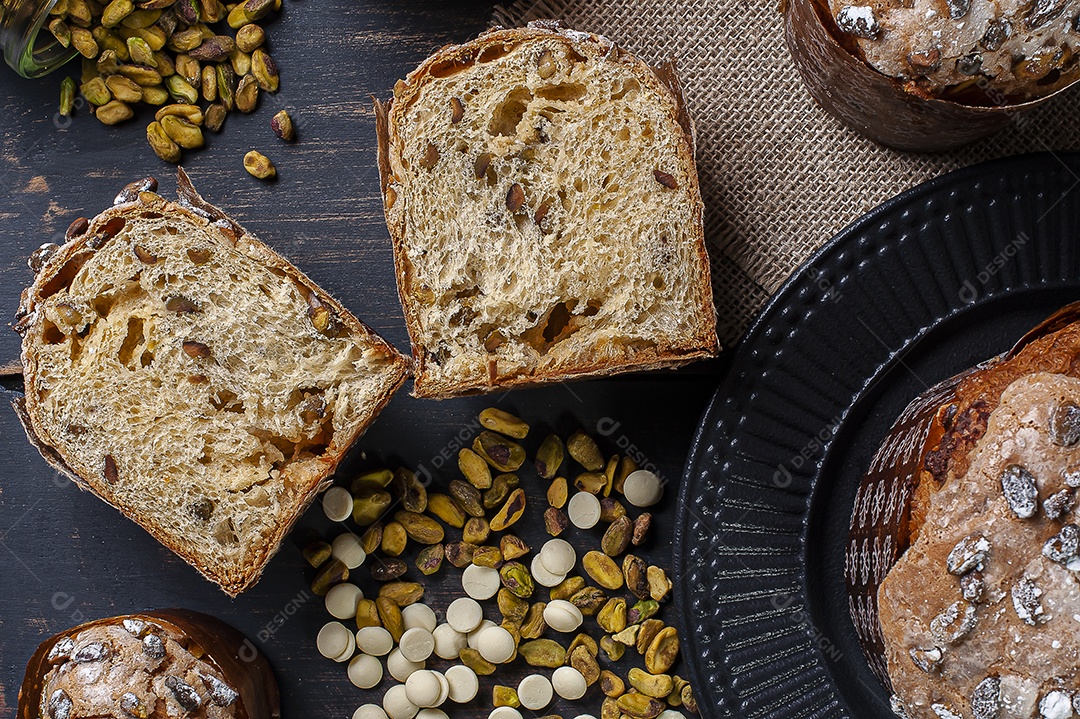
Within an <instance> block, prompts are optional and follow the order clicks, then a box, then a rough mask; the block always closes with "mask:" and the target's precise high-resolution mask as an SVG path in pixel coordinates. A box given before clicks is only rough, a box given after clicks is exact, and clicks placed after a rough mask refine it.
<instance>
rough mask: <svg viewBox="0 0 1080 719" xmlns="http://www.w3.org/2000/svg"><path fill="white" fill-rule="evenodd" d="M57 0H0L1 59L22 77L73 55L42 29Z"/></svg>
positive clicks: (72, 50) (38, 73)
mask: <svg viewBox="0 0 1080 719" xmlns="http://www.w3.org/2000/svg"><path fill="white" fill-rule="evenodd" d="M56 2H57V0H0V46H3V49H4V59H5V60H7V64H8V65H11V67H12V68H14V70H15V72H17V73H19V74H20V75H22V76H23V77H41V76H42V75H45V74H47V73H50V72H52V71H53V70H55V69H56V68H58V67H60V66H61V65H63V64H64V63H66V62H67V61H68V60H70V59H71V58H73V57H75V56H76V55H77V54H78V52H77V51H76V50H75V48H73V47H64V46H63V45H61V44H60V43H59V42H58V41H57V40H56V38H55V37H53V36H52V33H50V32H49V31H48V30H45V31H44V32H42V28H43V27H44V26H45V23H46V22H47V21H48V19H49V11H50V10H52V9H53V7H54V6H55V5H56Z"/></svg>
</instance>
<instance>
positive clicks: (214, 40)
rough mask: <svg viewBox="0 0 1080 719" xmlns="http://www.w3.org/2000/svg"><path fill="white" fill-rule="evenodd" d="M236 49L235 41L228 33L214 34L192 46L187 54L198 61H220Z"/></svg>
mask: <svg viewBox="0 0 1080 719" xmlns="http://www.w3.org/2000/svg"><path fill="white" fill-rule="evenodd" d="M235 49H236V41H235V40H233V39H232V38H231V37H229V36H228V35H215V36H213V37H211V38H208V39H206V40H203V41H202V42H201V43H199V46H198V47H193V48H191V49H190V50H189V51H188V54H189V55H191V56H192V57H193V58H195V59H196V60H198V61H199V62H220V61H222V60H224V59H225V58H227V57H229V55H230V54H231V53H232V52H233V51H234V50H235Z"/></svg>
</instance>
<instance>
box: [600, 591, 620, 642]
mask: <svg viewBox="0 0 1080 719" xmlns="http://www.w3.org/2000/svg"><path fill="white" fill-rule="evenodd" d="M596 623H597V624H599V625H600V628H601V629H603V630H604V631H605V632H607V633H608V634H617V633H618V632H621V631H622V630H624V629H626V600H625V599H623V598H622V597H613V598H611V599H609V600H608V601H607V604H605V605H604V606H603V607H602V608H601V609H600V611H599V613H597V615H596Z"/></svg>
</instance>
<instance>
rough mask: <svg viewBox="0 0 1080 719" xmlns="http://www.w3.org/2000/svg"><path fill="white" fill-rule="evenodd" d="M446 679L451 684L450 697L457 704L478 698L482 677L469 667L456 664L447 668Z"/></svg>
mask: <svg viewBox="0 0 1080 719" xmlns="http://www.w3.org/2000/svg"><path fill="white" fill-rule="evenodd" d="M445 676H446V681H447V683H448V684H449V685H450V693H449V695H448V696H449V698H450V701H452V702H454V703H455V704H464V703H465V702H470V701H472V700H473V699H475V698H476V695H477V693H478V692H479V691H480V679H479V677H477V676H476V672H474V671H473V670H472V669H470V668H469V667H467V666H465V665H464V664H456V665H454V666H452V667H450V668H449V669H447V670H446V674H445Z"/></svg>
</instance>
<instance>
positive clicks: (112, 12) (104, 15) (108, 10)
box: [101, 0, 135, 28]
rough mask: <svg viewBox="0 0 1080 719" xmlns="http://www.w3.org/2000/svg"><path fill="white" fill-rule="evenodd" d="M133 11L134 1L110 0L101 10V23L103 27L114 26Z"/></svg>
mask: <svg viewBox="0 0 1080 719" xmlns="http://www.w3.org/2000/svg"><path fill="white" fill-rule="evenodd" d="M134 11H135V3H133V2H132V1H131V0H112V2H110V3H109V4H108V5H106V6H105V9H104V10H102V11H101V24H102V25H103V26H104V27H109V28H112V27H116V26H117V25H119V24H120V22H121V21H122V20H123V19H124V18H126V17H127V16H128V15H130V14H131V13H132V12H134Z"/></svg>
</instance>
